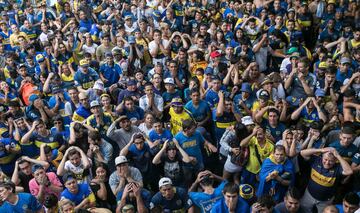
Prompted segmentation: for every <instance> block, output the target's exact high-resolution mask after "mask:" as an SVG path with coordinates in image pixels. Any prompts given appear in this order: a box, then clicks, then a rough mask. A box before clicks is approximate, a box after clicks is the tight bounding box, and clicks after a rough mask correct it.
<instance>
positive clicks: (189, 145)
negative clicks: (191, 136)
mask: <svg viewBox="0 0 360 213" xmlns="http://www.w3.org/2000/svg"><path fill="white" fill-rule="evenodd" d="M194 146H196V140H192V141H187V142H185V143H183V145H182V147H183V148H184V149H186V148H190V147H194Z"/></svg>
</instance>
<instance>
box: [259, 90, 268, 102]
mask: <svg viewBox="0 0 360 213" xmlns="http://www.w3.org/2000/svg"><path fill="white" fill-rule="evenodd" d="M259 99H263V100H265V101H267V100H269V99H270V94H269V92H268V91H266V90H261V91H260V93H259Z"/></svg>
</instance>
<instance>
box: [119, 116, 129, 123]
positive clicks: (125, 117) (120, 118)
mask: <svg viewBox="0 0 360 213" xmlns="http://www.w3.org/2000/svg"><path fill="white" fill-rule="evenodd" d="M123 120H129V118H128V117H127V116H126V115H122V116H120V117H119V121H120V122H121V121H123Z"/></svg>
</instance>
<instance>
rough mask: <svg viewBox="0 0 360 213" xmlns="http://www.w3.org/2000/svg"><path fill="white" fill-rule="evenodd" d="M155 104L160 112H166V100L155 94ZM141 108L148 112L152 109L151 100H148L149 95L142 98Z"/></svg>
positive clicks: (140, 101)
mask: <svg viewBox="0 0 360 213" xmlns="http://www.w3.org/2000/svg"><path fill="white" fill-rule="evenodd" d="M154 103H155V106H156V108H157V109H158V110H159V111H160V112H162V111H164V99H163V98H162V97H161V96H160V95H157V94H154ZM139 106H140V107H141V109H143V110H144V111H148V110H149V109H150V105H149V99H148V97H147V95H144V96H142V97H141V98H140V100H139Z"/></svg>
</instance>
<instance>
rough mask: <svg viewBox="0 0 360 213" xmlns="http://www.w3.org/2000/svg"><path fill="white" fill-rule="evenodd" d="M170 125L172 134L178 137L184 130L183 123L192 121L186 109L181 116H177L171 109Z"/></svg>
mask: <svg viewBox="0 0 360 213" xmlns="http://www.w3.org/2000/svg"><path fill="white" fill-rule="evenodd" d="M169 114H170V117H171V118H170V125H171V134H173V135H176V134H177V133H178V132H180V131H181V130H182V122H183V121H184V120H186V119H192V118H191V116H190V114H189V113H188V112H187V111H186V110H185V109H184V110H183V112H182V113H181V114H176V113H175V112H174V109H173V108H172V107H170V110H169Z"/></svg>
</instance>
